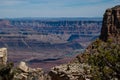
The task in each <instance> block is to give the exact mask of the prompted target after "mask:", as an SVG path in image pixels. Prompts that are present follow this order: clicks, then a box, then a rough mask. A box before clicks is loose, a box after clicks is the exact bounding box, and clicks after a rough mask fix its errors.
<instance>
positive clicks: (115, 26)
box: [100, 5, 120, 41]
mask: <svg viewBox="0 0 120 80" xmlns="http://www.w3.org/2000/svg"><path fill="white" fill-rule="evenodd" d="M119 36H120V5H118V6H115V7H113V8H110V9H107V10H106V12H105V14H104V18H103V25H102V30H101V35H100V39H101V40H103V41H106V40H107V39H108V38H110V37H119Z"/></svg>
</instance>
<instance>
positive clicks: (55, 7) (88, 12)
mask: <svg viewBox="0 0 120 80" xmlns="http://www.w3.org/2000/svg"><path fill="white" fill-rule="evenodd" d="M118 4H120V0H0V18H8V17H10V18H11V17H12V18H13V17H102V16H103V13H104V11H105V10H106V8H110V7H113V6H115V5H118Z"/></svg>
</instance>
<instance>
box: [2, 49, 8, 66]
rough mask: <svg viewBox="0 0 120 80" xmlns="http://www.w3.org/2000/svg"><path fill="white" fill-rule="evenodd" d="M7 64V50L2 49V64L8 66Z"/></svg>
mask: <svg viewBox="0 0 120 80" xmlns="http://www.w3.org/2000/svg"><path fill="white" fill-rule="evenodd" d="M6 63H7V48H0V64H3V65H6Z"/></svg>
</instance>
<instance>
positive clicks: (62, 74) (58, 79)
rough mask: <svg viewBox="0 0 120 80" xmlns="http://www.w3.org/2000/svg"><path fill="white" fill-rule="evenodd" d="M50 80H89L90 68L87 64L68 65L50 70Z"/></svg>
mask: <svg viewBox="0 0 120 80" xmlns="http://www.w3.org/2000/svg"><path fill="white" fill-rule="evenodd" d="M49 75H50V76H51V79H52V80H89V79H90V78H91V75H90V66H89V65H87V64H84V63H83V64H79V63H69V64H64V65H60V66H56V67H54V68H52V70H51V71H50V72H49Z"/></svg>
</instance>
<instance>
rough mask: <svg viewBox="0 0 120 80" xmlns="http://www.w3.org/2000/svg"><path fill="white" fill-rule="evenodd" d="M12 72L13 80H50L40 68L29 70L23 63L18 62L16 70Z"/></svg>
mask: <svg viewBox="0 0 120 80" xmlns="http://www.w3.org/2000/svg"><path fill="white" fill-rule="evenodd" d="M14 72H15V75H14V79H13V80H50V79H49V77H48V76H47V75H45V74H44V72H43V70H42V69H41V68H30V67H28V66H27V65H26V63H25V62H20V64H19V66H18V68H17V69H16V70H14Z"/></svg>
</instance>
